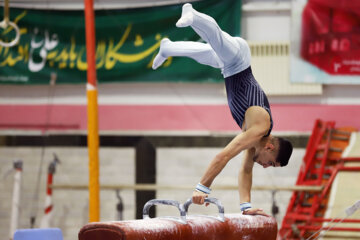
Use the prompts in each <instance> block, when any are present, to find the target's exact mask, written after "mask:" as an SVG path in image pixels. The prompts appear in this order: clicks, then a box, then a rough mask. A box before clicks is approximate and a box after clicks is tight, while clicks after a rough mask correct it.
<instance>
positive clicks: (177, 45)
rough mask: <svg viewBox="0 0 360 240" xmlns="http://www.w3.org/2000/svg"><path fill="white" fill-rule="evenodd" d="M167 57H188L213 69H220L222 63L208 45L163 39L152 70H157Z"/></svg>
mask: <svg viewBox="0 0 360 240" xmlns="http://www.w3.org/2000/svg"><path fill="white" fill-rule="evenodd" d="M168 57H189V58H192V59H194V60H195V61H197V62H198V63H201V64H205V65H209V66H211V67H214V68H222V67H223V63H222V62H221V60H220V59H219V57H218V56H217V55H216V53H215V52H214V50H213V49H212V48H211V46H210V45H209V44H205V43H199V42H185V41H178V42H172V41H170V40H169V39H168V38H164V39H163V40H161V43H160V51H159V53H158V54H157V55H156V57H155V59H154V62H153V65H152V68H153V69H157V68H158V67H159V66H161V64H163V62H164V61H165V60H166V59H167V58H168Z"/></svg>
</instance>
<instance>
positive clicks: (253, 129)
mask: <svg viewBox="0 0 360 240" xmlns="http://www.w3.org/2000/svg"><path fill="white" fill-rule="evenodd" d="M176 26H177V27H188V26H190V27H192V29H193V30H194V31H195V32H196V33H197V34H198V35H199V36H200V37H201V38H202V39H203V40H204V41H205V42H206V43H200V42H190V41H177V42H172V41H170V40H169V39H167V38H164V39H162V40H161V43H160V50H159V53H158V54H157V55H156V57H155V59H154V62H153V66H152V67H153V69H157V68H158V67H159V66H161V65H162V64H163V62H164V61H165V60H166V59H167V58H168V57H174V56H175V57H179V56H183V57H189V58H192V59H194V60H195V61H197V62H199V63H201V64H205V65H209V66H212V67H214V68H219V69H221V71H222V74H223V76H224V78H225V86H226V94H227V100H228V105H229V108H230V111H231V114H232V116H233V118H234V120H235V121H236V123H237V124H238V125H239V127H240V128H241V129H242V132H241V133H240V134H238V135H237V136H236V137H235V138H234V139H233V140H232V141H231V142H230V143H229V144H228V145H227V146H226V147H225V148H224V149H223V150H222V151H221V152H220V153H218V154H217V155H216V156H215V157H214V158H213V160H212V161H211V162H210V165H209V166H208V167H207V169H206V171H205V173H204V175H203V176H202V178H201V180H200V182H199V184H197V186H196V189H195V191H194V192H193V196H192V200H193V202H194V203H196V204H204V199H205V198H206V197H207V196H208V195H209V194H210V192H211V189H210V186H211V184H212V182H213V181H214V179H215V177H216V176H217V175H218V174H219V173H220V172H221V171H222V169H223V168H224V167H225V165H226V164H227V163H228V162H229V161H230V160H231V159H232V158H233V157H235V156H236V155H238V154H239V153H240V152H242V151H244V153H245V154H244V160H243V161H242V164H241V167H240V170H239V175H238V183H239V194H240V210H241V211H242V212H243V214H250V215H254V214H261V215H267V214H266V213H264V212H263V210H262V209H258V208H253V207H252V206H251V203H250V198H251V196H250V192H251V185H252V169H253V166H254V163H255V162H256V163H258V164H260V165H262V166H263V167H264V168H267V167H270V166H272V167H280V166H281V167H283V166H286V165H287V164H288V161H289V158H290V156H291V154H292V145H291V143H290V142H289V141H288V140H285V139H283V138H280V137H274V136H272V135H271V130H272V127H273V120H272V116H271V110H270V105H269V102H268V99H267V97H266V95H265V93H264V91H263V90H262V89H261V87H260V85H259V84H258V82H257V81H256V80H255V78H254V76H253V74H252V70H251V66H250V58H251V53H250V48H249V46H248V44H247V42H246V41H245V40H244V39H242V38H240V37H232V36H230V35H229V34H228V33H226V32H224V31H222V30H221V29H220V27H219V26H218V24H217V23H216V22H215V20H214V19H213V18H212V17H210V16H208V15H205V14H203V13H200V12H198V11H196V10H195V9H193V7H192V5H191V4H189V3H187V4H184V5H183V8H182V14H181V18H180V19H179V20H178V21H177V23H176Z"/></svg>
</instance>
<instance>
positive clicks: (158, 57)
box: [152, 38, 170, 70]
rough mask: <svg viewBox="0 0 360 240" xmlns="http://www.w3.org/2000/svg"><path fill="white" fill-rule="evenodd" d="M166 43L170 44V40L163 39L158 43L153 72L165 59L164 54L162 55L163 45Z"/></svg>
mask: <svg viewBox="0 0 360 240" xmlns="http://www.w3.org/2000/svg"><path fill="white" fill-rule="evenodd" d="M168 42H170V40H169V39H168V38H164V39H162V40H161V42H160V50H159V53H158V54H157V55H156V57H155V58H154V61H153V65H152V69H154V70H155V69H157V68H158V67H160V66H161V65H162V64H163V63H164V62H165V60H166V59H167V56H166V54H164V44H166V43H168Z"/></svg>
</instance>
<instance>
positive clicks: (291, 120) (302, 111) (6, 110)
mask: <svg viewBox="0 0 360 240" xmlns="http://www.w3.org/2000/svg"><path fill="white" fill-rule="evenodd" d="M271 110H272V114H273V119H274V131H300V132H303V131H306V132H307V131H311V129H312V127H313V124H314V121H315V120H316V119H318V118H319V119H322V120H331V121H335V122H336V126H352V127H356V128H358V129H360V121H359V119H360V105H322V104H314V105H307V104H273V105H271ZM0 113H1V116H0V129H3V130H4V129H24V130H26V129H31V130H33V129H39V130H44V129H46V128H47V129H54V130H62V129H67V130H72V129H73V130H86V129H87V126H86V124H87V113H86V106H85V105H53V106H51V107H48V106H46V105H0ZM47 119H48V120H47ZM99 125H100V126H99V127H100V130H121V131H124V130H125V131H126V130H136V131H172V130H175V131H181V130H183V131H237V130H239V127H238V126H237V125H236V123H235V122H234V120H233V119H232V117H231V114H230V111H229V108H228V106H227V105H101V106H99Z"/></svg>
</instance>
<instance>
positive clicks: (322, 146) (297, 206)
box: [279, 120, 360, 240]
mask: <svg viewBox="0 0 360 240" xmlns="http://www.w3.org/2000/svg"><path fill="white" fill-rule="evenodd" d="M353 131H356V129H355V128H338V129H335V122H332V121H329V122H325V121H321V120H316V122H315V126H314V128H313V131H312V135H311V137H310V139H309V142H308V145H307V148H306V154H305V157H304V159H303V164H302V166H301V168H300V172H299V175H298V179H297V182H296V185H301V186H323V189H322V190H321V191H320V192H317V193H316V192H309V191H301V192H294V193H293V194H292V197H291V199H290V203H289V205H288V208H287V211H286V214H285V216H284V218H283V221H282V226H281V229H280V230H279V237H280V239H287V240H288V239H310V238H311V237H312V236H315V237H319V235H318V233H317V232H318V231H320V230H324V231H329V230H331V231H350V232H360V219H336V218H324V215H325V211H326V206H327V203H328V201H329V192H330V188H331V186H332V183H333V182H334V180H335V177H336V176H337V174H338V173H339V172H340V171H352V172H360V167H350V166H345V163H346V162H360V158H354V157H351V158H350V157H349V158H342V157H341V154H342V152H343V150H344V149H345V148H346V146H347V145H348V143H349V140H350V135H351V132H353ZM359 203H360V201H359ZM357 205H359V204H358V203H356V204H355V205H354V206H353V207H355V209H354V210H351V209H350V210H351V211H350V212H352V211H356V210H357V209H356V208H358V207H359V206H357ZM350 215H351V214H350ZM348 216H349V215H348ZM339 222H346V223H359V227H357V228H354V227H353V228H350V227H331V228H330V227H328V226H327V227H323V224H324V223H339Z"/></svg>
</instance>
